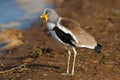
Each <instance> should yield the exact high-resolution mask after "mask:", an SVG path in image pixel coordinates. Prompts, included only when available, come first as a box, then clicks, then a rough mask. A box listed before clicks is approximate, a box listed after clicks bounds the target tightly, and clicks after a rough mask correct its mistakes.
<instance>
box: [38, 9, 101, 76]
mask: <svg viewBox="0 0 120 80" xmlns="http://www.w3.org/2000/svg"><path fill="white" fill-rule="evenodd" d="M40 18H42V19H43V20H44V21H45V22H47V27H48V29H49V30H50V32H51V34H52V36H53V37H54V38H55V39H56V40H58V41H59V42H61V43H62V44H64V45H66V46H68V63H67V73H65V74H68V75H73V74H74V67H75V59H76V55H77V52H76V49H75V47H86V48H89V49H94V50H95V51H96V52H97V53H100V50H101V47H102V46H101V45H100V44H98V43H97V42H96V40H95V39H94V37H93V36H91V35H90V34H89V33H87V32H86V31H85V30H83V29H82V28H81V27H80V24H78V23H77V22H75V21H74V20H71V19H68V18H64V17H60V16H59V15H58V14H57V12H56V11H55V10H54V9H51V8H46V9H44V11H43V14H42V15H41V16H40ZM70 48H72V49H73V51H74V59H73V66H72V73H70V72H69V63H70V57H71V51H70Z"/></svg>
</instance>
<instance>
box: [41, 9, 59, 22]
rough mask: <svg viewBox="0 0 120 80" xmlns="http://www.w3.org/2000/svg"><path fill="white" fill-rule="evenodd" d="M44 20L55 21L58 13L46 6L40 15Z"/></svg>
mask: <svg viewBox="0 0 120 80" xmlns="http://www.w3.org/2000/svg"><path fill="white" fill-rule="evenodd" d="M40 18H42V19H43V20H44V21H45V22H52V23H55V22H57V21H58V19H59V15H58V14H57V12H56V11H55V10H54V9H51V8H46V9H44V11H43V13H42V15H41V16H40Z"/></svg>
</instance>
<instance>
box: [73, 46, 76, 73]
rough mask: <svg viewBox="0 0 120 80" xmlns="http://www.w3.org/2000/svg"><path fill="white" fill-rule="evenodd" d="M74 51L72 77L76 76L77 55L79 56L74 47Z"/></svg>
mask: <svg viewBox="0 0 120 80" xmlns="http://www.w3.org/2000/svg"><path fill="white" fill-rule="evenodd" d="M72 49H73V51H74V59H73V67H72V75H74V70H75V59H76V55H77V51H76V49H75V48H74V47H72Z"/></svg>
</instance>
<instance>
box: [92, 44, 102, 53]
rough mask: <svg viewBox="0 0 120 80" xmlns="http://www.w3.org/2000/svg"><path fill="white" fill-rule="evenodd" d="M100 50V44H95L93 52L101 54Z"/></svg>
mask: <svg viewBox="0 0 120 80" xmlns="http://www.w3.org/2000/svg"><path fill="white" fill-rule="evenodd" d="M101 48H102V46H101V45H100V44H97V46H95V48H94V50H95V51H96V52H97V53H100V52H101Z"/></svg>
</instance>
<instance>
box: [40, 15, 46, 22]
mask: <svg viewBox="0 0 120 80" xmlns="http://www.w3.org/2000/svg"><path fill="white" fill-rule="evenodd" d="M40 18H42V19H43V20H44V21H46V22H47V21H48V15H47V14H42V15H41V16H40Z"/></svg>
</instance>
